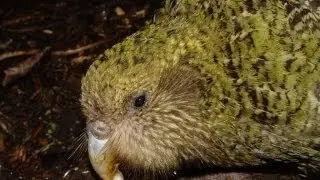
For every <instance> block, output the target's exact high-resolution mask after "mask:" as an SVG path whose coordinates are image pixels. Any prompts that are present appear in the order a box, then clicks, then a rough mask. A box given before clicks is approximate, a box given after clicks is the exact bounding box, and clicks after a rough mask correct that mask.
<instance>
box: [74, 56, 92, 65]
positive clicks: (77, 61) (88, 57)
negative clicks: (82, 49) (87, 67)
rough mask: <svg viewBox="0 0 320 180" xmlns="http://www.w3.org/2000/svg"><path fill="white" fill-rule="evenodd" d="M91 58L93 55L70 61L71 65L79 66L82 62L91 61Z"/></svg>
mask: <svg viewBox="0 0 320 180" xmlns="http://www.w3.org/2000/svg"><path fill="white" fill-rule="evenodd" d="M93 56H94V55H89V56H79V57H76V58H73V59H72V60H71V63H72V64H81V63H83V61H85V60H88V59H91V58H92V57H93Z"/></svg>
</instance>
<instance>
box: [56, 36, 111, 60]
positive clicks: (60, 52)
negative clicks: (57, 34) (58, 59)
mask: <svg viewBox="0 0 320 180" xmlns="http://www.w3.org/2000/svg"><path fill="white" fill-rule="evenodd" d="M108 41H109V39H102V40H99V41H97V42H95V43H92V44H89V45H86V46H83V47H80V48H77V49H70V50H66V51H54V52H52V55H54V56H68V55H72V54H76V53H80V52H82V51H85V50H87V49H92V48H95V47H97V46H99V45H101V44H103V43H106V42H108Z"/></svg>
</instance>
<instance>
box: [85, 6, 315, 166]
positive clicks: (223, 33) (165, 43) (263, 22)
mask: <svg viewBox="0 0 320 180" xmlns="http://www.w3.org/2000/svg"><path fill="white" fill-rule="evenodd" d="M319 9H320V5H319V3H317V1H316V0H313V1H312V0H309V1H308V0H306V1H299V0H290V1H284V0H283V1H282V0H250V1H249V0H248V1H241V0H233V1H232V0H176V1H171V0H167V2H166V9H163V10H162V14H161V15H160V16H159V17H158V18H157V20H156V22H154V23H151V24H149V25H147V27H145V28H144V29H143V30H141V31H139V32H137V33H135V34H133V35H132V36H130V37H128V38H126V39H125V40H124V41H123V42H121V43H119V44H117V45H115V46H114V47H112V48H111V49H108V50H106V51H105V53H104V55H103V56H101V57H100V59H98V60H97V61H96V62H95V63H94V64H93V65H92V66H91V68H90V69H89V71H88V73H87V75H86V77H85V78H84V79H83V97H85V95H86V93H92V92H96V93H95V94H96V98H93V99H92V100H91V101H94V100H97V101H99V100H100V101H103V102H101V103H99V102H96V103H98V104H103V103H104V102H105V101H106V100H105V99H103V97H105V93H114V92H109V91H108V92H105V91H104V89H105V86H106V85H107V84H110V83H108V82H112V81H113V80H114V79H117V77H119V76H120V74H121V77H123V78H122V80H121V81H123V84H126V82H130V81H132V78H133V77H132V73H133V74H134V72H137V74H139V73H138V72H140V71H145V72H149V73H150V74H157V73H158V74H161V72H163V71H164V70H165V69H168V68H170V67H173V66H179V65H180V64H183V65H187V66H190V67H192V68H194V69H197V70H198V71H199V72H200V73H201V75H202V76H203V77H204V78H205V79H211V80H212V81H210V82H209V81H208V84H207V86H206V88H207V89H206V90H205V91H206V92H205V93H206V94H207V95H208V97H207V98H206V99H203V111H206V112H209V113H208V114H209V115H207V116H206V117H205V118H206V119H205V120H203V123H204V124H205V126H208V128H209V129H211V130H212V131H215V132H213V134H215V135H216V136H217V138H220V140H221V141H223V142H224V143H223V144H225V145H224V146H223V147H222V148H225V153H227V154H228V156H229V157H231V158H230V160H229V163H230V164H234V165H242V164H252V165H255V164H260V163H263V160H260V159H259V158H257V157H261V158H272V159H279V160H289V161H290V160H299V159H304V158H306V159H310V160H311V164H313V165H315V166H317V168H318V169H319V168H320V165H319V164H320V152H319V147H318V148H315V146H316V145H317V144H316V145H315V140H317V139H318V141H319V138H320V99H319V96H320V95H319V84H320V27H319V24H320V18H319V17H320V10H319ZM125 74H127V75H125ZM117 81H119V80H118V79H117ZM152 82H153V81H152ZM117 83H120V84H119V87H121V83H122V82H117ZM154 83H157V80H156V79H155V80H154ZM140 84H143V82H141V83H137V84H136V85H137V86H139V85H140ZM153 87H154V88H156V87H157V86H156V84H155V85H154V86H153ZM121 88H131V89H132V91H134V89H136V88H137V87H136V86H134V85H133V86H132V87H121ZM115 94H116V93H115ZM108 97H109V96H108ZM119 98H121V97H119ZM87 101H89V100H87ZM92 103H93V102H92ZM119 106H120V105H119ZM115 107H117V105H115ZM213 138H215V137H213ZM318 143H319V142H318ZM317 146H319V144H318V145H317ZM221 162H223V163H226V162H225V161H221ZM216 164H219V162H217V163H216ZM225 165H228V164H225Z"/></svg>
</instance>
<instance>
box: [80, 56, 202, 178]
mask: <svg viewBox="0 0 320 180" xmlns="http://www.w3.org/2000/svg"><path fill="white" fill-rule="evenodd" d="M119 56H120V55H119ZM200 82H201V79H200V76H199V73H198V72H197V71H196V70H194V69H192V68H190V67H187V66H184V65H179V64H176V65H173V66H170V67H169V65H168V63H165V62H161V61H156V60H155V61H141V62H138V63H135V64H130V63H129V64H127V63H124V62H119V61H118V60H114V59H108V60H106V61H103V62H102V61H97V62H95V64H94V65H92V66H91V68H90V69H89V71H88V73H87V75H86V76H85V77H84V79H83V83H82V97H81V101H82V105H83V111H84V114H85V115H86V117H87V120H88V121H87V133H88V136H89V142H88V143H89V157H90V160H91V162H92V165H93V167H94V169H95V170H96V171H97V172H98V174H99V175H100V176H101V177H103V178H104V179H112V177H113V176H114V175H115V173H116V171H117V168H118V167H119V166H120V167H122V168H124V169H126V168H127V169H130V168H131V169H140V170H143V171H145V172H146V171H150V172H153V173H154V172H160V173H165V172H169V171H171V172H173V171H174V170H175V169H176V168H177V167H179V164H180V163H182V161H183V160H186V159H191V158H192V155H194V154H195V152H192V151H197V148H196V147H195V146H193V145H192V144H197V143H201V136H199V135H196V134H197V133H198V134H201V133H199V131H202V130H203V128H201V127H202V126H203V124H201V121H199V119H200V106H199V105H200V102H201V99H200V89H199V88H200V87H201V86H200V85H199V84H200ZM187 147H188V148H187Z"/></svg>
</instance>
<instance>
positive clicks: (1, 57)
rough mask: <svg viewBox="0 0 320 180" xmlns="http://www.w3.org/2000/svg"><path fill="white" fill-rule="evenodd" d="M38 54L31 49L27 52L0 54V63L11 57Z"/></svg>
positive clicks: (35, 50)
mask: <svg viewBox="0 0 320 180" xmlns="http://www.w3.org/2000/svg"><path fill="white" fill-rule="evenodd" d="M37 52H38V50H37V49H31V50H27V51H14V52H7V53H3V54H0V61H2V60H4V59H8V58H12V57H17V56H24V55H31V54H36V53H37Z"/></svg>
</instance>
